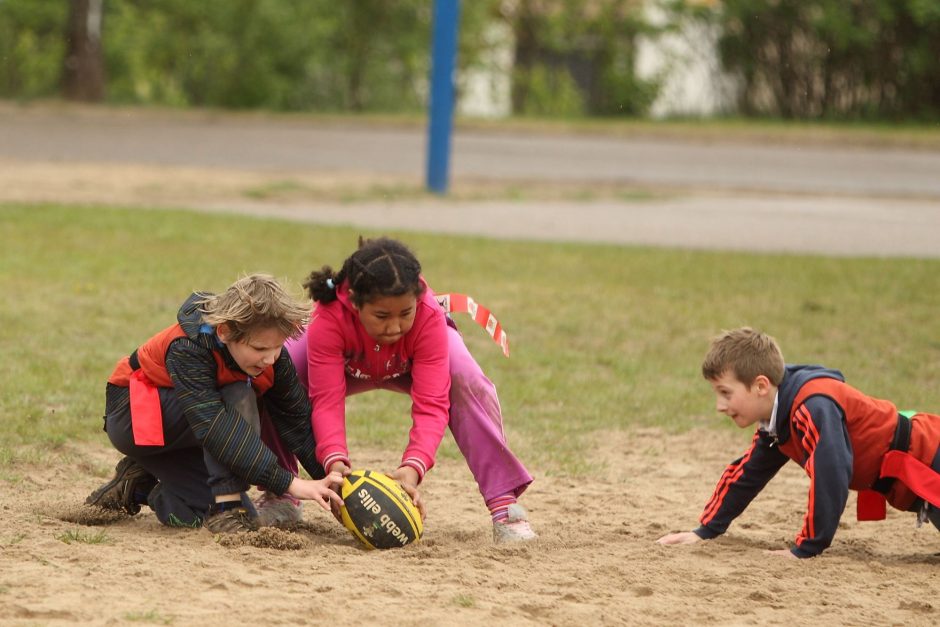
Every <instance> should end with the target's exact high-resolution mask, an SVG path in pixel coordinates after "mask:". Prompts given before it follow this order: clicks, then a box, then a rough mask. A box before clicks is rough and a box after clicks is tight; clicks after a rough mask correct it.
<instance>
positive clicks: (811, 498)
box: [658, 327, 940, 558]
mask: <svg viewBox="0 0 940 627" xmlns="http://www.w3.org/2000/svg"><path fill="white" fill-rule="evenodd" d="M702 374H703V375H704V377H705V379H707V380H708V382H709V383H711V385H712V388H713V389H714V391H715V395H716V399H717V403H716V408H717V409H718V411H719V412H721V413H723V414H726V415H727V416H728V417H730V418H731V420H732V421H733V422H734V423H735V424H736V425H738V426H739V427H741V428H742V429H743V428H747V427H750V426H753V425H755V424H756V425H757V432H756V433H755V434H754V438H753V440H752V441H751V446H750V448H749V449H748V450H747V452H745V454H744V455H743V456H741V457H740V458H738V459H737V460H735V461H733V462H731V464H730V465H729V466H728V467H727V468H726V469H725V472H724V473H723V474H722V476H721V479H720V480H719V482H718V486H717V487H716V488H715V492H714V494H713V495H712V498H711V499H710V500H709V502H708V503H707V505H706V506H705V511H704V512H703V513H702V516H701V518H700V521H699V522H700V526H699V527H698V528H697V529H695V530H694V531H685V532H680V533H672V534H668V535H666V536H663V537H662V538H660V539H659V540H658V542H659V543H660V544H690V543H693V542H698V541H699V540H708V539H711V538H714V537H717V536H719V535H721V534H722V533H724V532H725V531H726V530H727V529H728V526H729V525H730V524H731V522H732V521H733V520H734V519H735V518H737V516H738V515H740V514H741V513H742V512H743V511H744V509H745V508H746V507H747V506H748V504H749V503H750V502H751V501H752V500H753V499H754V497H755V496H757V494H758V493H759V492H760V491H761V490H762V489H763V488H764V486H765V485H766V484H767V482H768V481H770V480H771V479H772V478H773V476H774V475H775V474H776V473H777V471H778V470H780V468H781V467H782V466H783V465H784V464H785V463H787V461H789V460H791V459H792V460H793V461H795V462H796V463H798V464H799V465H800V466H801V467H802V468H803V469H804V470H805V471H806V474H807V475H809V480H810V486H809V495H808V499H807V500H808V503H807V510H806V515H805V517H804V519H803V528H802V530H801V531H800V533H799V534H798V535H797V537H796V542H795V544H794V546H793V547H792V548H790V549H781V550H777V551H773V552H774V553H778V554H781V555H785V556H788V557H800V558H804V557H815V556H817V555H819V554H820V553H822V552H823V551H824V550H825V549H826V548H827V547H828V546H829V545H830V544H831V543H832V539H833V536H835V533H836V529H837V528H838V524H839V518H840V517H841V516H842V511H843V509H845V505H846V502H847V500H848V494H849V490H857V491H858V492H859V499H858V518H859V520H881V519H883V518H884V517H885V502H886V501H887V503H890V504H891V506H892V507H894V508H896V509H899V510H902V511H911V512H915V513H917V516H918V525H919V524H920V523H922V522H925V521H927V520H929V521H930V522H931V523H933V525H934V526H936V527H937V528H938V529H940V416H936V415H932V414H925V413H919V412H898V410H897V407H895V406H894V404H892V403H890V402H888V401H884V400H880V399H876V398H872V397H871V396H867V395H865V394H863V393H861V392H859V391H858V390H856V389H855V388H853V387H851V386H849V385H847V384H846V383H845V379H844V378H843V376H842V373H840V372H839V371H837V370H830V369H827V368H823V367H822V366H795V365H786V364H785V363H784V360H783V355H782V354H781V352H780V348H779V347H778V346H777V343H776V341H774V339H773V338H772V337H770V336H768V335H765V334H763V333H760V332H758V331H755V330H753V329H750V328H748V327H743V328H740V329H735V330H732V331H727V332H725V333H724V334H722V335H720V336H719V337H718V338H716V339H715V341H714V342H713V343H712V346H711V350H710V351H709V352H708V355H707V356H706V358H705V362H704V363H703V365H702Z"/></svg>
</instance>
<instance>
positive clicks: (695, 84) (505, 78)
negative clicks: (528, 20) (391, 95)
mask: <svg viewBox="0 0 940 627" xmlns="http://www.w3.org/2000/svg"><path fill="white" fill-rule="evenodd" d="M699 2H700V3H701V4H705V5H709V6H710V5H714V4H716V2H717V0H699ZM644 11H645V14H646V19H647V20H648V21H649V22H650V23H652V24H654V25H657V26H661V25H664V24H666V23H667V21H668V14H667V12H666V10H665V9H663V0H647V2H646V6H645V9H644ZM484 37H485V38H486V41H487V43H488V44H490V46H489V53H487V55H486V56H485V57H484V58H483V59H482V61H483V67H480V68H476V69H472V70H467V71H464V72H463V73H462V74H461V75H460V76H458V84H459V97H458V100H457V113H458V114H459V115H462V116H467V117H478V118H503V117H507V116H509V115H511V113H512V93H511V90H512V69H513V62H514V53H515V41H514V38H513V33H512V29H511V28H510V27H509V25H508V24H507V23H506V22H505V21H502V20H494V21H493V23H492V24H491V25H490V27H488V28H487V30H486V32H485V33H484ZM717 44H718V32H717V31H716V30H715V29H714V28H710V27H707V26H705V25H703V24H700V23H691V22H689V23H686V24H683V25H682V26H681V28H680V29H679V31H678V32H674V33H666V34H663V35H660V36H658V37H654V38H641V39H640V40H639V41H638V42H637V56H636V67H635V71H636V73H637V75H638V76H639V77H641V78H644V79H659V80H661V81H662V86H661V88H660V93H659V97H658V98H657V99H656V101H655V102H654V103H653V105H652V107H651V108H650V115H651V116H652V117H654V118H664V117H670V116H695V117H708V116H712V115H720V114H726V113H733V112H734V111H735V109H736V107H737V94H738V90H739V89H740V81H738V80H737V79H736V78H735V77H734V76H732V75H729V74H727V73H725V72H723V71H722V69H721V63H720V61H719V59H718V46H717Z"/></svg>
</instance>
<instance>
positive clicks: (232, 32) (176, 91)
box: [0, 0, 940, 120]
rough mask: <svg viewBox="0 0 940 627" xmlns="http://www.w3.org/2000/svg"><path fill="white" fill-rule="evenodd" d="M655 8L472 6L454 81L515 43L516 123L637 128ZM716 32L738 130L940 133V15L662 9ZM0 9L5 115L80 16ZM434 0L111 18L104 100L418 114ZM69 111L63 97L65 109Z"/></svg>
mask: <svg viewBox="0 0 940 627" xmlns="http://www.w3.org/2000/svg"><path fill="white" fill-rule="evenodd" d="M645 1H654V0H595V1H592V2H580V1H578V2H576V1H574V0H462V2H461V30H460V40H459V41H460V51H459V55H458V64H459V68H458V80H459V78H460V77H461V76H465V73H466V71H467V70H468V69H473V68H480V67H483V66H484V64H485V63H486V59H487V58H489V55H488V54H487V53H488V52H489V50H488V47H489V46H493V45H495V44H494V41H493V38H492V37H489V36H487V34H488V32H490V31H488V30H487V29H490V28H492V25H493V24H494V23H496V24H502V25H506V26H508V27H509V31H510V32H511V33H512V34H513V37H514V44H513V45H514V68H513V70H512V72H511V79H512V89H511V92H512V105H513V112H514V113H515V114H521V115H526V114H532V115H555V116H582V115H599V116H611V115H631V116H639V115H644V114H645V113H646V112H647V111H648V109H649V106H650V104H651V103H652V102H653V101H654V100H655V98H656V96H657V94H658V89H659V85H658V84H657V82H656V81H655V80H643V79H641V78H640V77H638V76H637V74H636V72H635V70H634V66H635V63H634V61H635V55H636V46H637V40H638V37H639V36H643V35H645V36H650V37H652V36H655V35H656V32H657V30H656V29H653V28H652V27H651V26H650V25H649V24H648V23H647V22H646V21H645V20H644V11H643V8H644V4H645ZM657 1H661V2H662V3H664V4H667V5H671V6H672V7H673V8H674V9H675V11H674V12H673V13H672V15H673V17H674V22H673V23H672V24H667V25H666V26H665V27H660V28H664V29H665V30H670V29H674V28H676V27H677V26H678V25H680V24H682V23H683V21H684V20H689V19H692V20H702V21H705V22H707V23H709V24H711V25H717V26H718V30H719V32H721V33H722V35H721V39H720V41H719V49H720V54H721V59H722V62H723V65H724V68H725V69H726V70H727V71H728V72H731V73H732V74H734V75H736V76H738V77H739V78H740V83H741V90H740V99H739V100H740V106H739V110H740V112H741V113H743V114H745V115H760V116H779V117H785V118H799V119H817V118H823V119H846V118H849V119H891V120H897V119H921V120H935V119H940V0H721V1H718V0H657ZM81 2H84V3H85V4H87V3H88V0H0V98H7V99H18V100H30V99H38V98H55V97H58V96H59V95H61V94H63V93H65V92H66V90H64V89H63V84H64V80H63V67H64V58H65V56H66V55H67V54H68V45H67V44H68V41H67V39H66V38H67V32H68V31H67V23H68V16H69V9H70V7H74V5H75V4H76V3H81ZM433 5H434V0H354V1H352V0H351V1H341V2H337V1H336V0H199V1H193V0H160V1H159V2H154V1H152V0H103V29H102V32H103V35H102V49H103V55H102V58H103V64H104V66H105V67H104V68H102V70H103V71H102V75H103V76H106V77H107V84H106V89H105V90H104V99H105V101H107V102H111V103H132V104H156V105H170V106H180V107H189V106H198V107H222V108H264V109H272V110H282V111H374V112H400V111H421V110H422V109H423V108H424V107H425V104H426V98H427V76H428V72H429V64H430V58H429V57H430V55H429V47H430V38H431V26H432V19H433ZM66 95H68V94H66Z"/></svg>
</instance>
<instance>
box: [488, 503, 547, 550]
mask: <svg viewBox="0 0 940 627" xmlns="http://www.w3.org/2000/svg"><path fill="white" fill-rule="evenodd" d="M538 537H539V536H538V534H537V533H535V532H534V531H533V530H532V526H531V525H530V524H529V515H528V514H527V513H526V511H525V509H524V508H523V507H522V506H521V505H519V504H518V503H513V504H512V505H510V506H509V517H508V518H506V519H505V520H502V521H500V522H494V523H493V542H495V543H496V544H506V543H508V542H525V541H526V540H535V539H536V538H538Z"/></svg>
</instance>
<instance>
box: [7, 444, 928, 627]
mask: <svg viewBox="0 0 940 627" xmlns="http://www.w3.org/2000/svg"><path fill="white" fill-rule="evenodd" d="M742 435H743V434H741V433H727V432H714V431H708V430H697V431H694V432H691V433H688V434H685V435H667V434H664V433H663V432H661V431H659V430H655V429H649V430H640V431H635V432H631V433H623V432H612V433H605V434H602V436H603V437H598V442H597V446H596V449H595V458H594V459H592V460H591V461H592V463H593V464H595V465H596V467H597V468H598V470H597V471H596V472H594V473H591V474H590V475H589V476H588V477H586V478H584V479H574V478H568V477H547V476H544V475H539V473H538V469H534V470H535V474H536V481H535V483H534V484H533V485H532V487H531V488H530V490H529V492H528V493H527V494H526V495H525V497H524V499H523V501H524V504H525V505H526V506H527V507H528V508H529V510H530V513H531V517H532V521H533V524H534V526H535V528H536V529H537V531H538V532H539V534H540V539H539V540H538V541H536V542H533V543H529V544H524V545H515V546H496V545H493V543H492V540H491V530H490V525H489V521H488V516H487V513H486V509H485V508H484V506H483V503H482V502H481V499H480V498H479V494H478V493H477V490H476V486H475V484H474V482H473V480H472V478H471V476H470V473H469V471H468V470H467V469H466V466H465V465H464V464H463V463H462V462H457V461H450V460H444V461H442V462H441V463H440V465H439V466H438V467H437V468H435V469H434V470H433V471H432V472H431V474H430V475H429V477H428V479H427V482H426V484H425V491H424V494H425V499H426V501H427V504H428V510H429V516H428V519H427V521H426V530H425V535H424V537H423V538H422V539H421V541H420V542H418V543H417V544H414V545H410V546H407V547H404V548H402V549H396V550H390V551H368V550H366V549H364V548H363V547H362V546H361V545H360V544H359V543H358V541H356V540H355V539H354V538H353V537H352V536H351V535H350V534H349V532H348V531H346V530H345V529H344V528H343V527H342V526H341V525H339V523H337V522H336V521H335V520H334V519H333V518H332V516H331V515H330V514H328V513H326V512H324V511H322V510H320V509H319V508H317V507H314V506H310V507H306V508H304V517H305V518H304V522H303V523H301V524H300V525H298V526H296V527H295V528H294V529H292V530H290V531H287V530H281V529H262V530H261V531H258V532H256V533H254V534H248V535H247V536H245V537H243V538H240V539H227V538H226V539H219V540H216V538H214V537H213V536H212V534H210V533H208V532H206V531H205V530H179V529H169V528H166V527H163V526H161V525H160V524H159V523H158V522H157V520H156V518H155V517H154V516H153V514H152V512H150V510H149V509H147V508H144V510H143V511H142V512H141V514H138V515H137V516H134V517H126V518H121V519H120V520H117V521H115V522H113V523H112V524H108V525H105V526H101V527H95V528H90V527H86V526H84V523H87V522H88V521H89V520H88V518H87V517H83V516H81V515H78V514H76V513H75V512H77V511H85V510H84V508H83V507H79V505H80V504H81V503H82V501H83V499H84V498H85V496H87V494H88V493H89V492H90V491H91V490H93V489H94V488H95V487H96V486H97V485H98V484H99V483H101V482H102V481H103V480H104V479H105V478H106V477H105V475H106V473H107V472H108V471H107V470H105V469H110V468H112V467H113V465H114V462H115V461H116V459H117V457H118V454H117V453H116V452H115V451H113V450H111V449H109V448H106V447H104V446H103V445H84V446H81V447H78V448H73V449H70V450H69V451H68V454H67V456H66V457H65V458H66V459H69V460H79V461H78V462H76V461H72V462H70V464H71V465H73V466H75V465H77V464H81V465H84V466H87V467H93V468H100V469H102V470H101V474H102V476H90V475H87V474H75V473H71V472H65V471H66V470H67V469H65V468H63V467H62V465H60V464H56V463H51V464H49V465H45V466H38V465H37V466H28V467H18V468H17V469H16V470H17V471H18V474H19V475H20V476H25V477H28V478H29V480H28V481H27V480H22V481H18V482H16V483H11V482H4V483H3V485H2V486H0V487H2V489H0V512H2V516H3V522H4V524H3V526H2V529H0V623H3V624H9V625H28V624H35V623H37V622H38V623H42V624H63V625H64V624H71V623H94V624H123V623H126V622H144V623H157V624H188V623H194V624H200V625H226V624H230V623H231V621H232V617H233V616H237V617H238V621H240V622H245V623H248V624H251V623H258V624H262V623H263V624H298V623H302V622H312V623H338V624H364V623H370V622H375V623H381V624H388V625H414V624H432V625H435V624H445V625H452V624H461V625H492V624H494V623H495V624H508V623H512V624H521V625H545V624H585V623H586V624H631V625H663V624H694V623H698V624H722V625H729V624H731V625H739V624H781V625H782V624H859V623H866V624H873V625H887V624H905V625H933V624H936V622H937V619H938V616H940V610H938V609H937V605H936V601H935V600H936V599H937V598H938V596H937V595H938V593H940V568H938V566H940V534H938V533H937V532H936V531H935V530H933V529H932V528H927V527H924V528H921V529H916V528H915V527H914V519H913V516H912V515H910V514H902V513H900V512H893V511H892V512H889V516H888V519H887V520H886V521H883V522H880V523H858V522H856V521H855V520H854V516H853V515H852V514H853V513H854V497H853V498H852V499H851V500H850V503H849V507H848V508H847V512H846V514H845V516H844V518H843V522H842V524H841V527H840V530H839V534H838V535H837V537H836V541H835V543H834V545H833V547H832V548H831V549H830V550H829V551H828V552H827V553H826V554H825V555H824V556H823V557H822V558H819V559H814V560H809V561H795V560H787V559H783V558H778V557H776V556H772V555H769V554H768V553H766V550H767V549H775V548H782V547H784V546H787V545H788V543H789V542H790V541H791V540H792V538H793V537H794V535H795V534H796V533H797V531H798V530H799V527H800V525H801V523H802V515H803V511H802V509H803V507H804V504H805V499H806V489H807V486H808V482H807V479H806V477H805V476H804V475H803V473H802V471H801V470H800V469H799V468H796V467H792V468H790V467H787V468H785V469H784V470H783V471H782V472H781V473H780V475H779V476H778V477H777V478H775V479H774V481H773V482H772V483H771V484H770V487H769V489H768V490H767V491H766V492H765V493H764V494H762V495H761V496H760V497H759V498H758V499H757V500H756V501H755V502H754V503H753V504H752V505H751V507H750V509H749V510H748V511H747V512H745V514H744V515H743V516H742V517H741V518H740V519H739V520H738V522H737V523H736V524H735V525H734V526H733V527H732V529H731V530H730V531H729V533H728V534H727V535H726V536H725V537H722V538H719V539H717V540H714V541H711V542H707V543H701V544H698V545H694V546H690V547H661V546H658V545H656V544H655V543H654V540H655V539H656V538H657V537H659V536H660V535H662V534H664V533H666V532H669V531H673V530H681V529H688V528H690V527H691V526H693V525H694V524H695V519H696V517H697V515H698V512H699V509H700V508H701V507H702V505H703V504H704V502H705V500H706V499H707V498H708V496H709V495H710V493H711V490H712V487H713V485H714V482H715V481H716V480H717V478H718V475H719V474H720V472H721V470H722V469H723V468H724V465H725V464H726V463H727V462H728V461H730V460H731V459H732V458H733V457H735V456H736V455H737V454H739V453H740V452H741V451H742V450H743V448H744V447H745V446H746V444H747V439H746V438H743V439H742ZM362 460H363V463H364V464H366V465H368V466H371V467H375V468H384V467H388V466H389V465H390V464H393V463H394V460H395V453H394V452H393V451H372V452H367V454H365V455H364V456H363V457H362ZM64 477H69V481H68V482H67V483H63V478H64ZM37 490H39V491H41V493H42V495H43V499H45V500H44V501H43V502H37V501H36V499H35V496H36V494H37ZM76 508H77V509H76ZM86 513H87V512H86ZM77 525H82V526H77ZM99 531H100V533H99ZM365 584H368V586H369V591H368V593H365V592H363V588H364V585H365Z"/></svg>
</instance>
